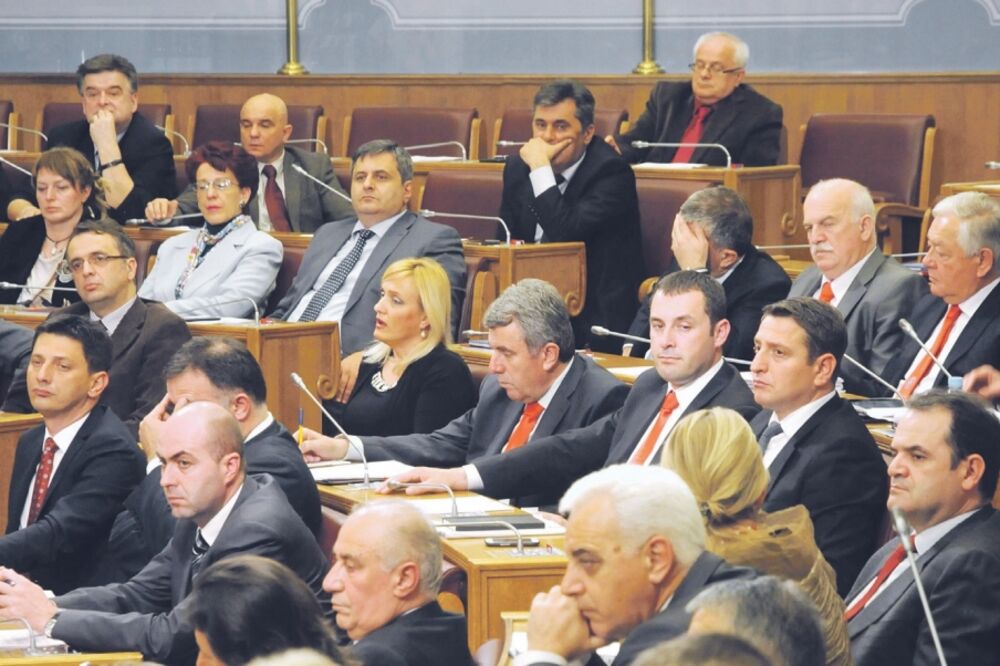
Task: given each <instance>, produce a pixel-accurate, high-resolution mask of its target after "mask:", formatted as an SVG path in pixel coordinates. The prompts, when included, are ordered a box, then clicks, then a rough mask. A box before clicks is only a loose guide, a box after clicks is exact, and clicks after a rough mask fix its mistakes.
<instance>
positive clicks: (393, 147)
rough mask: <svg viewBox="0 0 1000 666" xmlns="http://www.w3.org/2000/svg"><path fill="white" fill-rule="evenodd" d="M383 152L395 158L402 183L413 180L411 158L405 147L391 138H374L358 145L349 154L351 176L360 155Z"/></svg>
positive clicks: (365, 155)
mask: <svg viewBox="0 0 1000 666" xmlns="http://www.w3.org/2000/svg"><path fill="white" fill-rule="evenodd" d="M383 153H391V154H392V156H393V157H395V158H396V169H398V170H399V177H400V179H402V181H403V182H404V183H405V182H406V181H408V180H413V158H412V157H410V153H408V152H406V148H403V147H402V146H400V145H399V144H398V143H396V142H395V141H392V140H391V139H374V140H373V141H369V142H367V143H363V144H361V145H360V146H358V149H357V150H355V151H354V154H353V155H352V156H351V176H354V167H355V166H356V165H357V163H358V160H360V159H361V158H362V157H367V156H369V155H381V154H383Z"/></svg>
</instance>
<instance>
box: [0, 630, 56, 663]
mask: <svg viewBox="0 0 1000 666" xmlns="http://www.w3.org/2000/svg"><path fill="white" fill-rule="evenodd" d="M30 645H31V639H30V637H29V636H28V630H27V629H0V657H2V656H5V655H6V656H13V655H15V654H16V655H18V656H20V655H23V654H24V651H25V650H27V649H28V648H29V647H30ZM35 649H36V650H42V651H44V653H45V654H66V653H67V652H69V646H68V645H66V644H65V643H63V642H62V641H60V640H57V639H55V638H46V637H45V635H44V634H40V633H39V634H35Z"/></svg>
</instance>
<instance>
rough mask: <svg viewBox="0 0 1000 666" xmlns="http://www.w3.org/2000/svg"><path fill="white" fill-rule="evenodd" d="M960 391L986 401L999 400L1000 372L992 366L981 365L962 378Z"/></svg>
mask: <svg viewBox="0 0 1000 666" xmlns="http://www.w3.org/2000/svg"><path fill="white" fill-rule="evenodd" d="M962 390H963V391H966V392H968V393H975V394H977V395H979V396H980V397H981V398H985V399H986V400H1000V370H997V369H996V368H994V367H993V366H992V365H981V366H979V367H978V368H976V369H975V370H971V371H969V372H968V373H966V375H965V377H963V378H962Z"/></svg>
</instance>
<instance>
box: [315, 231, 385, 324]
mask: <svg viewBox="0 0 1000 666" xmlns="http://www.w3.org/2000/svg"><path fill="white" fill-rule="evenodd" d="M374 235H375V232H373V231H372V230H371V229H362V230H361V231H359V232H358V239H357V240H356V241H354V247H352V248H351V251H350V252H349V253H348V255H347V256H346V257H344V260H343V261H341V262H340V265H338V266H337V267H336V268H335V269H334V270H333V272H332V273H330V277H328V278H327V279H326V282H324V283H323V286H321V287H320V288H319V289H318V290H317V291H316V293H315V294H313V297H312V300H310V301H309V305H307V306H306V309H305V312H303V313H302V316H301V317H299V321H316V317H318V316H319V313H320V312H322V311H323V308H325V307H326V304H327V303H329V302H330V299H331V298H333V295H334V294H336V293H337V292H338V291H340V288H341V287H343V286H344V282H346V281H347V276H348V275H350V274H351V271H352V270H354V266H355V265H356V264H357V263H358V259H360V258H361V253H362V252H363V251H364V249H365V243H366V242H367V241H368V239H369V238H371V237H372V236H374Z"/></svg>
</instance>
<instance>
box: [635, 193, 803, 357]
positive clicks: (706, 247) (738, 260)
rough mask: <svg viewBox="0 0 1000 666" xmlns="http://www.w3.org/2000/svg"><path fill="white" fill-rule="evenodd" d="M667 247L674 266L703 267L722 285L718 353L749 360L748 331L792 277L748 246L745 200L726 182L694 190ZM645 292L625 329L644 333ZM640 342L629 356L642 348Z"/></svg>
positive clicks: (748, 218) (784, 293)
mask: <svg viewBox="0 0 1000 666" xmlns="http://www.w3.org/2000/svg"><path fill="white" fill-rule="evenodd" d="M671 236H672V238H671V250H672V251H673V255H674V268H673V270H671V271H670V272H674V271H676V270H707V271H708V273H709V275H711V276H712V277H713V278H715V279H716V280H718V281H719V282H720V283H721V284H722V288H723V289H725V290H726V319H728V320H729V338H727V339H726V346H725V347H723V350H722V351H723V353H724V354H725V355H726V356H729V357H733V358H740V359H744V360H749V359H750V358H751V357H752V356H753V335H754V333H756V332H757V326H758V325H759V324H760V311H761V309H762V308H763V307H764V306H765V305H769V304H771V303H774V302H775V301H780V300H781V299H782V298H784V297H785V296H787V295H788V288H789V287H790V286H791V284H792V283H791V280H789V279H788V274H787V273H785V271H784V269H783V268H782V267H781V266H779V265H778V262H776V261H775V260H774V259H772V258H771V257H770V255H768V254H766V253H764V252H761V251H760V250H758V249H757V248H755V247H754V246H753V242H752V238H753V217H752V216H751V215H750V209H749V208H748V207H747V204H746V202H745V201H744V200H743V197H741V196H740V195H739V194H738V193H737V192H735V191H734V190H731V189H729V188H728V187H709V188H706V189H704V190H700V191H698V192H695V193H694V194H692V195H691V196H690V197H688V199H687V201H685V202H684V205H682V206H681V209H680V211H679V212H678V213H677V217H676V218H675V219H674V226H673V231H672V234H671ZM652 299H653V295H652V294H650V295H649V296H647V297H646V300H645V301H643V303H642V305H641V306H640V307H639V312H638V313H637V314H636V315H635V319H634V320H633V321H632V326H631V327H630V328H629V333H630V334H632V335H636V336H639V337H646V336H648V335H649V304H650V301H652ZM647 348H648V346H647V345H644V344H640V345H638V346H636V348H635V349H634V350H633V352H632V353H633V355H636V354H638V355H641V354H644V353H645V352H646V349H647Z"/></svg>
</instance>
